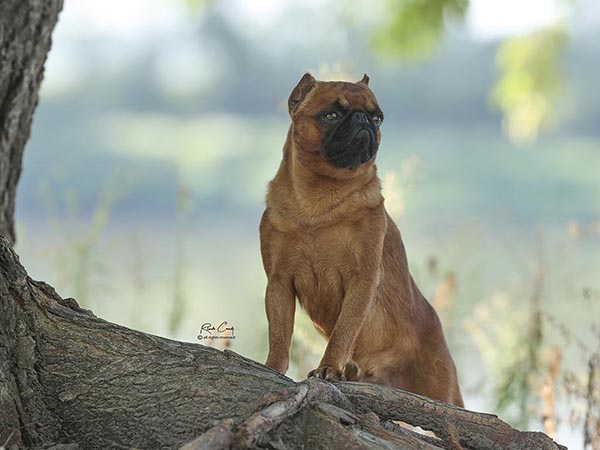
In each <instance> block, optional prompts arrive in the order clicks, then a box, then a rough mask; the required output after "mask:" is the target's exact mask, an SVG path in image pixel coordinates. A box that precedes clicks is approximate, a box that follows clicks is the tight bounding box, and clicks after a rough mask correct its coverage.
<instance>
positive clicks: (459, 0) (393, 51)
mask: <svg viewBox="0 0 600 450" xmlns="http://www.w3.org/2000/svg"><path fill="white" fill-rule="evenodd" d="M468 7H469V1H468V0H403V1H398V0H388V1H387V10H388V15H387V21H386V22H384V23H383V24H381V26H378V27H377V31H376V32H375V36H374V39H373V46H374V49H375V50H376V51H377V52H380V53H382V54H383V55H385V56H399V57H406V58H415V59H422V58H424V57H426V56H429V55H430V54H431V52H433V50H435V49H436V48H437V46H438V44H439V42H440V40H441V38H442V36H443V33H444V28H445V24H446V21H447V20H455V19H462V18H464V15H465V13H466V11H467V9H468Z"/></svg>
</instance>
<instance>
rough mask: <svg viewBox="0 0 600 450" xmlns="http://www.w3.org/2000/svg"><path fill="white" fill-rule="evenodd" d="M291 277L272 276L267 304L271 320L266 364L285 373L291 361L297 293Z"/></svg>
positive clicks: (266, 296)
mask: <svg viewBox="0 0 600 450" xmlns="http://www.w3.org/2000/svg"><path fill="white" fill-rule="evenodd" d="M290 278H291V277H284V276H271V277H269V282H268V284H267V292H266V295H265V306H266V310H267V320H268V322H269V356H268V357H267V362H266V363H265V365H266V366H268V367H271V368H272V369H275V370H277V371H278V372H280V373H282V374H285V373H286V372H287V370H288V367H289V362H290V345H291V342H292V332H293V331H294V312H295V310H296V295H295V292H294V289H293V283H292V280H291V279H290Z"/></svg>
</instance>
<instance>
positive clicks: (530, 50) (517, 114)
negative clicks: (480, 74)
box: [491, 25, 567, 142]
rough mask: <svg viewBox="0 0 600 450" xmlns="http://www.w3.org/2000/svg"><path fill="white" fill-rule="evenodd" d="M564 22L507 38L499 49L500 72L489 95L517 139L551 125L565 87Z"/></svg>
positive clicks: (510, 135) (565, 33)
mask: <svg viewBox="0 0 600 450" xmlns="http://www.w3.org/2000/svg"><path fill="white" fill-rule="evenodd" d="M566 42H567V31H566V29H565V27H564V25H556V26H553V27H547V28H543V29H541V30H538V31H536V32H534V33H532V34H529V35H526V36H520V37H516V38H513V39H508V40H506V41H505V42H503V43H502V44H501V45H500V47H499V49H498V57H497V60H498V67H499V68H500V71H501V75H500V78H499V80H498V82H497V83H496V86H495V87H494V89H493V91H492V94H491V99H492V102H493V103H494V104H495V105H497V106H498V107H499V108H500V109H501V110H502V112H503V114H504V118H505V119H504V120H505V128H506V131H507V132H508V135H509V137H510V138H511V139H512V140H513V141H516V142H523V141H530V140H533V139H535V138H537V137H538V135H539V134H540V132H541V131H543V130H544V129H548V128H550V127H551V126H552V125H553V123H554V121H555V119H556V117H557V111H556V108H557V101H558V99H559V96H560V94H562V93H563V90H564V79H563V72H562V67H561V65H562V58H563V55H564V49H565V46H566Z"/></svg>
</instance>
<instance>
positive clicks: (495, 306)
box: [17, 0, 600, 449]
mask: <svg viewBox="0 0 600 450" xmlns="http://www.w3.org/2000/svg"><path fill="white" fill-rule="evenodd" d="M65 3H66V4H65V7H64V11H63V13H62V15H61V17H60V20H59V24H58V26H57V29H56V31H55V34H54V43H53V47H52V51H51V52H50V55H49V58H48V61H47V65H46V76H45V81H44V84H43V89H42V93H41V99H40V104H39V107H38V110H37V112H36V115H35V118H34V124H33V131H32V137H31V140H30V142H29V144H28V147H27V149H26V152H25V161H24V172H23V176H22V180H21V184H20V190H19V193H18V211H17V214H18V233H19V237H18V251H19V253H20V255H21V258H22V260H23V262H24V264H25V266H26V267H27V268H28V270H29V272H30V274H31V275H32V276H33V277H34V278H37V279H43V280H45V281H47V282H49V283H50V284H52V285H53V286H55V287H56V288H57V290H58V292H59V293H60V294H61V295H62V296H64V297H68V296H72V297H75V298H76V299H77V300H78V302H79V303H80V304H82V306H83V307H85V308H89V309H92V310H93V311H94V312H95V313H96V314H97V315H98V316H100V317H103V318H105V319H107V320H111V321H114V322H117V323H121V324H123V325H126V326H130V327H134V328H136V329H140V330H143V331H146V332H150V333H155V334H159V335H164V336H169V337H173V338H176V339H180V340H187V341H192V342H193V341H196V336H197V335H198V332H199V328H200V326H201V325H202V323H204V322H220V321H223V320H226V321H228V323H229V324H230V325H233V326H234V327H235V336H236V339H235V340H233V341H227V342H228V343H229V344H231V349H232V350H234V351H236V352H239V353H241V354H243V355H245V356H247V357H249V358H252V359H256V360H259V361H264V358H265V356H266V349H267V335H266V318H265V314H264V306H263V293H264V289H265V286H266V278H265V276H264V273H263V269H262V264H261V260H260V252H259V241H258V222H259V219H260V215H261V213H262V209H263V198H264V193H265V189H266V185H267V183H268V181H269V180H270V179H271V178H272V176H273V175H274V174H275V171H276V170H277V167H278V165H279V161H280V157H281V148H282V146H283V143H284V139H285V134H286V130H287V127H288V124H289V119H288V116H287V112H286V107H285V105H286V99H287V97H288V95H289V93H290V91H291V89H292V88H293V86H294V85H295V83H296V82H297V81H298V80H299V78H300V77H301V75H302V74H303V73H304V72H305V71H307V70H308V71H311V72H312V73H313V74H314V75H315V76H317V77H318V78H321V79H347V80H358V79H360V78H361V77H362V74H363V73H364V72H367V73H368V74H369V76H370V77H371V83H370V85H371V87H372V89H373V90H374V92H375V94H376V95H377V97H378V99H379V102H380V105H381V107H382V109H383V110H384V112H385V115H386V120H385V123H384V125H383V128H382V131H383V142H382V145H381V148H380V153H379V156H378V158H379V159H378V161H379V162H378V167H379V173H380V177H381V179H382V181H383V184H384V187H385V197H386V203H387V206H388V210H389V211H390V213H391V214H392V216H393V217H394V218H395V219H396V221H397V223H398V224H399V226H400V229H401V231H402V234H403V238H404V241H405V244H406V247H407V250H408V255H409V260H410V265H411V270H412V272H413V274H414V276H415V277H416V279H417V282H418V283H419V285H420V286H421V287H422V290H423V291H424V292H425V293H426V295H427V296H428V298H429V299H430V301H431V302H432V303H433V304H434V305H435V307H436V309H437V310H438V313H439V314H440V316H441V317H442V320H443V322H444V327H445V330H446V334H447V338H448V341H449V344H450V346H451V349H452V352H453V354H454V357H455V359H456V361H457V365H458V368H459V376H460V380H461V385H462V387H463V391H464V394H465V400H466V404H467V407H468V408H470V409H476V410H482V411H489V412H494V413H497V414H500V415H501V416H502V417H503V418H504V419H506V420H508V421H509V422H511V423H512V424H513V425H516V426H519V427H525V428H530V429H539V430H545V431H546V432H548V433H549V434H554V435H555V436H557V439H558V440H559V441H560V442H561V443H564V444H568V445H570V446H571V447H572V448H583V446H584V439H588V440H589V441H590V442H592V440H593V439H594V432H595V433H596V434H595V439H597V441H596V443H595V444H593V443H591V444H589V448H593V449H600V436H599V433H598V431H597V430H598V428H599V427H600V418H598V417H597V414H598V410H597V409H595V410H594V408H593V405H594V404H596V405H598V404H599V403H598V402H600V393H599V392H598V390H600V388H596V391H594V390H593V389H592V390H591V391H590V389H589V379H590V377H591V378H592V379H593V377H594V376H596V377H600V352H599V350H600V329H599V324H600V320H599V318H600V260H599V259H598V256H597V255H598V254H599V251H600V88H599V87H598V86H599V82H600V41H598V31H599V29H600V4H598V2H594V1H593V0H587V1H586V0H576V1H571V0H555V1H552V0H528V1H523V0H510V1H508V0H505V1H493V0H471V1H470V2H469V1H468V0H406V1H404V2H402V1H396V2H394V1H387V2H386V1H382V2H373V1H367V0H350V1H344V2H341V1H338V2H334V1H333V0H288V1H279V0H260V1H259V0H253V1H244V0H212V1H209V0H206V1H191V0H188V1H183V0H179V1H176V0H128V1H127V2H122V1H120V0H104V1H102V2H98V1H94V0H72V1H67V2H65ZM594 327H596V328H594ZM221 342H222V341H221ZM221 342H219V344H218V345H222V344H221ZM215 345H217V344H215ZM323 347H324V342H323V341H322V339H321V338H320V337H318V336H317V334H316V332H315V331H314V330H313V329H312V326H311V325H310V323H309V321H308V320H307V319H306V317H305V316H304V313H302V312H298V313H297V327H296V334H295V337H294V343H293V350H292V360H293V362H292V367H291V370H290V375H291V376H292V377H294V378H296V379H301V378H302V377H303V376H304V375H305V374H306V372H307V371H308V370H310V369H312V368H314V367H315V365H316V364H317V362H318V360H319V358H320V356H321V352H322V349H323ZM594 374H595V375H594ZM598 385H600V382H599V383H598ZM596 408H597V406H596ZM594 411H596V412H595V413H594ZM594 414H596V416H594ZM596 420H598V422H596ZM556 429H557V430H556ZM586 430H587V432H586ZM590 430H591V431H590ZM586 433H587V434H586ZM586 436H587V437H586ZM593 445H596V446H595V447H593Z"/></svg>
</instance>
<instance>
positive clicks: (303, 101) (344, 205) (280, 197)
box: [260, 73, 463, 406]
mask: <svg viewBox="0 0 600 450" xmlns="http://www.w3.org/2000/svg"><path fill="white" fill-rule="evenodd" d="M368 84H369V78H368V76H367V75H365V76H364V77H363V79H362V80H360V81H359V82H357V83H347V82H322V81H317V80H315V79H314V78H313V76H312V75H310V74H308V73H307V74H305V75H304V76H303V77H302V79H301V80H300V82H299V83H298V85H297V86H296V87H295V88H294V90H293V91H292V93H291V95H290V97H289V100H288V109H289V113H290V117H291V119H292V124H291V126H290V128H289V132H288V135H287V140H286V142H285V146H284V147H283V159H282V161H281V165H280V167H279V170H278V172H277V174H276V175H275V178H274V179H273V180H272V181H271V182H270V184H269V188H268V193H267V200H266V210H265V212H264V214H263V217H262V220H261V224H260V238H261V253H262V259H263V265H264V268H265V271H266V273H267V277H268V285H267V291H266V311H267V318H268V321H269V355H268V358H267V362H266V365H267V366H269V367H271V368H273V369H275V370H277V371H279V372H281V373H285V372H286V371H287V369H288V364H289V350H290V343H291V338H292V331H293V327H294V311H295V305H296V298H297V299H298V301H299V302H300V305H301V306H302V308H304V309H305V310H306V312H307V313H308V315H309V316H310V318H311V320H312V321H313V323H314V325H315V327H316V328H317V330H319V332H320V333H321V334H323V335H324V336H325V338H326V339H327V340H328V343H327V348H326V350H325V354H324V355H323V358H322V359H321V362H320V363H319V367H317V368H316V369H314V370H312V371H311V372H309V374H308V376H309V377H319V378H323V379H325V380H343V379H348V380H351V381H363V382H369V383H377V384H384V385H388V386H393V387H397V388H400V389H404V390H407V391H410V392H415V393H417V394H422V395H425V396H427V397H430V398H433V399H436V400H442V401H445V402H448V403H453V404H455V405H458V406H463V401H462V397H461V394H460V389H459V386H458V381H457V375H456V368H455V366H454V362H453V361H452V357H451V356H450V352H449V351H448V347H447V346H446V341H445V339H444V334H443V331H442V326H441V324H440V320H439V318H438V316H437V314H436V312H435V311H434V309H433V308H432V307H431V305H430V304H429V303H428V302H427V300H426V299H425V297H424V296H423V294H421V292H420V291H419V288H418V287H417V286H416V284H415V282H414V280H413V278H412V276H411V275H410V273H409V270H408V263H407V258H406V251H405V249H404V245H403V243H402V239H401V237H400V232H399V231H398V228H397V227H396V225H395V224H394V222H393V221H392V219H391V218H390V216H389V215H388V214H387V212H386V210H385V207H384V202H383V197H382V194H381V184H380V182H379V179H378V177H377V168H376V165H375V156H376V155H377V150H378V148H379V143H380V141H381V130H380V125H381V123H382V121H383V112H382V111H381V108H380V107H379V105H378V103H377V99H376V98H375V95H374V94H373V92H372V91H371V90H370V89H369V86H368Z"/></svg>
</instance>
